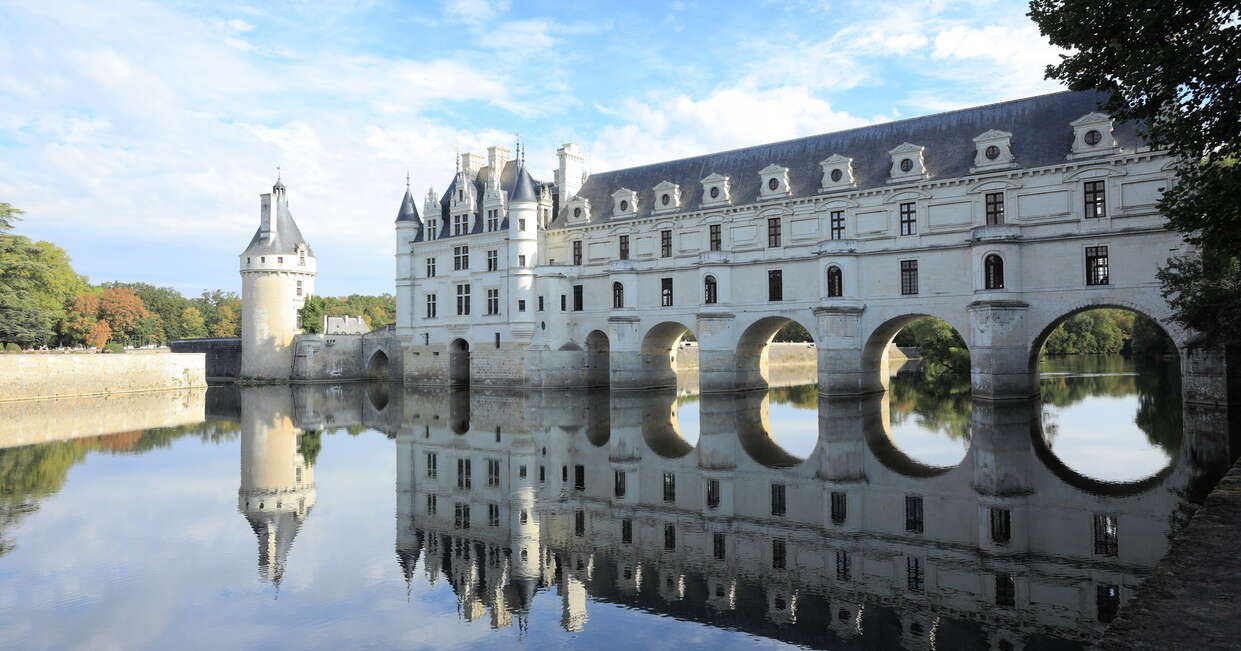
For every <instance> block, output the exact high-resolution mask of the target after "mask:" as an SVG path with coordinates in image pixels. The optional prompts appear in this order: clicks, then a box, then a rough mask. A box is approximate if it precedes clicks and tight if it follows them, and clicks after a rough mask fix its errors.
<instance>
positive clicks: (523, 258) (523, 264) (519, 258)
mask: <svg viewBox="0 0 1241 651" xmlns="http://www.w3.org/2000/svg"><path fill="white" fill-rule="evenodd" d="M517 266H518V267H521V268H522V269H525V268H526V256H524V255H519V256H517Z"/></svg>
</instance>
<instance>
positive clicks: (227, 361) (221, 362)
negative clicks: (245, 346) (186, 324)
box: [170, 337, 241, 380]
mask: <svg viewBox="0 0 1241 651" xmlns="http://www.w3.org/2000/svg"><path fill="white" fill-rule="evenodd" d="M170 346H171V348H172V352H174V353H204V354H206V356H207V379H209V380H235V379H237V377H238V376H240V375H241V337H210V338H207V337H204V338H201V339H178V340H176V341H174V342H172V344H171V345H170Z"/></svg>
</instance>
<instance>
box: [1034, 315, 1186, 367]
mask: <svg viewBox="0 0 1241 651" xmlns="http://www.w3.org/2000/svg"><path fill="white" fill-rule="evenodd" d="M1097 309H1117V310H1127V311H1130V312H1134V313H1136V314H1140V315H1142V316H1144V317H1147V318H1148V319H1150V320H1152V321H1154V322H1155V323H1157V324H1159V327H1160V328H1161V329H1162V330H1163V331H1164V334H1166V335H1168V337H1169V338H1170V339H1171V340H1172V343H1173V344H1174V345H1175V346H1176V349H1177V350H1178V351H1181V357H1182V358H1183V357H1184V350H1185V347H1186V345H1187V344H1188V342H1187V333H1186V332H1185V330H1184V329H1183V328H1180V327H1179V326H1177V325H1175V324H1174V323H1170V322H1168V321H1166V320H1164V319H1161V318H1160V317H1159V316H1157V315H1161V314H1166V312H1167V310H1166V306H1164V307H1161V308H1157V309H1151V308H1150V307H1149V306H1145V305H1139V304H1137V303H1134V302H1132V301H1128V300H1124V299H1116V298H1104V297H1100V298H1097V299H1091V300H1086V301H1081V302H1078V303H1075V304H1073V305H1071V306H1069V307H1068V308H1065V309H1063V310H1057V311H1056V312H1055V313H1054V314H1055V316H1052V317H1050V318H1046V319H1044V320H1043V321H1041V322H1039V323H1041V327H1038V326H1039V323H1035V324H1032V325H1033V326H1034V327H1031V328H1030V329H1029V332H1032V333H1034V336H1033V337H1032V338H1031V339H1030V343H1029V346H1028V351H1029V371H1030V374H1031V377H1032V378H1033V381H1034V383H1035V384H1034V386H1035V389H1036V390H1037V388H1038V376H1039V357H1041V355H1042V352H1043V344H1045V343H1047V337H1049V336H1051V333H1052V332H1053V331H1054V330H1055V329H1056V328H1057V327H1059V326H1060V324H1061V323H1064V322H1065V321H1067V320H1068V319H1070V318H1072V317H1074V316H1076V315H1078V314H1081V313H1082V312H1086V311H1088V310H1097ZM1180 361H1181V368H1182V369H1184V367H1185V365H1184V359H1181V360H1180Z"/></svg>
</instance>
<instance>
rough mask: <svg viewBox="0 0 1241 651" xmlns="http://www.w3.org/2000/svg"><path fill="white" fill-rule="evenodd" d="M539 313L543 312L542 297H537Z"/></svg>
mask: <svg viewBox="0 0 1241 651" xmlns="http://www.w3.org/2000/svg"><path fill="white" fill-rule="evenodd" d="M539 311H540V312H542V311H543V297H542V296H540V297H539Z"/></svg>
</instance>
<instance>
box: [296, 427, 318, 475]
mask: <svg viewBox="0 0 1241 651" xmlns="http://www.w3.org/2000/svg"><path fill="white" fill-rule="evenodd" d="M321 449H323V439H322V436H321V433H320V432H319V430H313V429H312V430H306V431H305V432H302V433H301V434H298V435H297V453H298V454H300V455H302V459H303V460H304V461H305V462H306V465H307V466H313V465H315V461H316V460H317V459H318V458H319V450H321Z"/></svg>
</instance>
